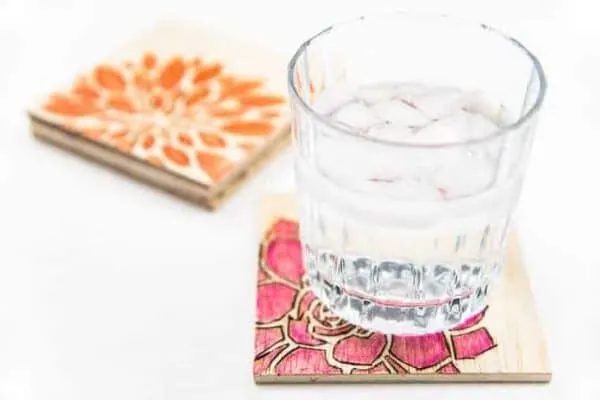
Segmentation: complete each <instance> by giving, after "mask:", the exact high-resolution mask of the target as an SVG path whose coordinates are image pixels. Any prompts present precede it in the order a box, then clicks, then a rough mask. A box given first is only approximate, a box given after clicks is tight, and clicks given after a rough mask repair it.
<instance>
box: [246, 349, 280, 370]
mask: <svg viewBox="0 0 600 400" xmlns="http://www.w3.org/2000/svg"><path fill="white" fill-rule="evenodd" d="M285 348H286V346H280V347H277V348H276V349H273V351H271V352H269V353H267V354H265V355H264V356H262V357H260V358H258V359H255V360H254V368H253V369H254V375H264V374H265V373H266V372H267V371H268V370H269V367H270V366H271V363H272V362H273V359H274V358H275V357H277V355H278V354H279V353H281V352H282V351H283V349H285Z"/></svg>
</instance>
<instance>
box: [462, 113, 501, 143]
mask: <svg viewBox="0 0 600 400" xmlns="http://www.w3.org/2000/svg"><path fill="white" fill-rule="evenodd" d="M465 114H467V116H466V120H467V125H468V127H469V128H468V131H467V132H468V137H469V139H483V138H485V137H488V136H490V135H492V134H493V133H495V132H497V131H498V129H499V127H498V125H496V124H495V123H493V122H492V121H490V120H489V119H488V118H486V117H484V116H483V115H481V114H471V113H465Z"/></svg>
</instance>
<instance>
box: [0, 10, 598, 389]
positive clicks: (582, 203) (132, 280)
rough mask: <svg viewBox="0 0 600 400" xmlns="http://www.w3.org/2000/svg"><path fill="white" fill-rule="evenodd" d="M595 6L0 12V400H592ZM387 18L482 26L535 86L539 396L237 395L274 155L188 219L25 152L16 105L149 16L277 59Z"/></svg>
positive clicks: (279, 167)
mask: <svg viewBox="0 0 600 400" xmlns="http://www.w3.org/2000/svg"><path fill="white" fill-rule="evenodd" d="M336 3H337V5H336ZM594 3H595V2H594V1H593V0H588V1H585V0H579V1H569V0H501V1H498V0H494V1H492V0H489V1H480V0H472V1H467V0H455V1H447V0H446V1H442V0H440V1H435V2H434V1H423V0H421V1H414V2H407V1H377V0H368V1H358V0H355V1H354V2H350V1H347V2H341V1H339V2H338V1H325V0H300V1H282V0H280V1H272V2H269V1H267V0H253V1H241V0H238V1H236V0H215V1H210V2H209V1H206V0H188V1H175V0H163V1H160V2H159V1H156V2H155V3H152V2H150V1H144V2H142V1H140V2H139V3H137V2H134V1H126V0H121V1H100V0H99V1H95V2H94V1H84V0H29V1H23V0H0V54H1V55H2V56H1V58H0V107H1V108H0V110H1V112H0V127H1V130H0V400H21V399H23V400H25V399H27V400H29V399H35V400H46V399H48V400H55V399H56V400H83V399H85V400H95V399H98V400H100V399H102V400H105V399H111V400H121V399H123V400H137V399H152V400H154V399H172V400H184V399H185V400H187V399H205V398H206V399H210V398H216V397H217V396H218V395H231V397H233V398H244V399H254V398H261V399H263V398H264V399H279V398H285V399H289V400H292V399H311V400H312V399H328V400H333V399H346V400H350V399H364V398H367V396H369V397H370V398H414V399H421V398H431V397H433V396H437V397H438V398H440V399H444V400H446V399H448V400H449V399H465V398H481V396H485V397H486V398H489V399H506V398H511V399H513V400H517V399H563V398H564V399H567V398H568V399H592V398H595V399H598V398H600V387H599V386H598V378H597V377H598V371H599V369H598V365H597V364H596V360H597V359H598V356H600V349H599V348H598V337H599V332H598V328H596V331H595V332H593V331H592V329H591V328H592V325H593V324H594V322H595V323H596V324H598V323H600V316H599V313H598V309H599V306H600V302H599V301H598V300H597V299H598V296H597V293H598V291H599V290H600V280H599V278H600V270H599V268H600V261H598V259H599V258H598V251H599V249H598V247H599V246H600V243H599V238H600V234H599V233H598V232H599V222H600V212H599V211H598V207H599V205H600V190H598V188H599V182H600V178H599V173H600V156H599V151H600V129H599V124H598V118H599V117H600V110H599V106H600V99H599V96H598V88H599V87H600V78H599V75H598V74H599V72H600V24H598V18H597V15H598V13H597V12H596V11H595V10H594ZM342 4H343V5H342ZM392 6H395V7H400V8H409V9H411V8H417V9H421V10H423V9H428V10H437V11H445V12H450V13H453V14H459V15H463V16H468V17H472V18H475V19H478V20H482V21H485V22H488V23H491V24H495V25H498V26H500V27H501V28H503V29H505V30H507V31H509V32H511V33H512V34H514V35H515V36H517V37H519V38H520V39H522V41H524V42H525V43H526V44H527V45H528V46H529V47H530V48H531V49H532V50H533V51H534V52H535V53H536V54H538V56H539V57H540V59H541V61H542V63H543V64H544V65H545V67H546V71H547V74H548V80H549V84H550V88H549V92H548V97H547V101H546V104H545V108H544V110H543V114H542V118H541V120H540V123H539V125H538V134H537V141H536V144H535V146H534V152H533V156H532V161H531V166H530V172H529V176H528V179H527V181H526V186H525V189H524V193H523V197H522V201H521V204H520V207H519V217H520V219H519V228H520V230H521V234H522V236H523V239H524V247H525V253H526V258H527V262H528V264H529V267H530V274H531V276H532V280H533V289H534V292H535V295H536V300H537V306H538V309H539V312H540V316H541V319H542V322H543V325H544V329H545V331H546V335H547V340H548V343H549V352H550V357H551V362H552V368H553V372H554V379H553V382H552V383H551V384H549V385H522V384H520V385H493V386H491V385H386V386H381V385H380V386H369V385H354V386H314V385H313V386H270V387H265V386H255V385H254V384H253V380H252V374H251V359H252V352H253V349H252V344H253V331H252V324H253V317H254V294H255V288H254V278H255V269H254V268H255V266H254V260H255V257H256V246H255V240H256V223H255V221H256V215H255V211H256V208H257V206H258V201H259V199H260V197H261V196H262V195H263V194H265V193H268V192H272V191H283V190H290V189H292V188H293V179H292V178H293V177H292V172H291V163H290V156H289V152H284V154H282V155H281V156H279V157H278V158H277V159H276V160H275V161H274V162H272V163H271V164H269V166H268V167H267V168H265V169H264V170H263V171H262V172H261V173H260V174H259V175H258V176H257V177H256V178H255V179H253V180H252V181H251V182H249V184H247V185H246V186H244V188H243V189H242V190H241V191H240V192H239V193H238V195H237V196H236V197H234V198H233V199H232V200H231V201H230V202H229V203H227V205H226V206H225V207H224V208H223V209H222V210H221V211H220V212H218V213H216V214H207V213H205V212H203V211H201V210H199V209H198V208H195V207H192V206H190V205H187V204H185V203H183V202H181V201H179V200H176V199H174V198H172V197H170V196H168V195H165V194H162V193H159V192H157V191H154V190H149V189H148V188H146V187H145V186H143V185H142V184H139V183H136V182H134V181H131V180H129V179H126V178H123V177H121V176H119V175H117V174H113V173H111V172H109V171H107V170H105V169H103V168H100V167H97V166H95V165H93V164H91V163H87V162H82V161H81V160H80V159H79V158H76V157H72V156H67V155H66V154H65V153H63V152H61V151H57V150H56V149H54V148H51V147H49V146H44V145H42V144H40V143H38V142H35V141H34V140H33V139H32V138H31V136H30V134H29V133H28V126H27V122H26V117H25V114H24V109H25V107H26V105H27V104H28V102H30V101H31V99H32V96H33V95H34V94H36V93H38V92H40V91H43V90H45V89H47V88H50V87H52V85H53V84H54V83H56V82H58V81H61V80H63V79H64V78H68V77H69V75H70V74H71V73H72V72H73V71H75V70H77V69H78V67H79V66H80V65H83V64H85V63H88V62H90V61H93V60H94V58H95V57H96V56H97V55H98V54H99V52H101V53H106V52H107V51H110V49H111V48H113V47H114V46H115V45H117V44H119V42H120V41H121V40H122V38H124V37H127V36H129V35H131V34H134V33H135V32H136V31H138V30H140V29H142V28H145V27H148V26H149V25H151V24H152V23H153V22H154V21H155V20H156V19H157V18H159V17H161V16H162V17H169V16H171V17H178V16H179V17H182V18H186V19H188V20H194V21H197V22H199V23H201V24H203V25H206V26H209V27H210V26H214V27H217V28H218V29H220V30H222V31H225V32H228V33H232V34H236V35H237V34H239V35H243V36H245V37H246V38H248V39H251V40H255V41H257V42H259V43H262V44H264V45H266V46H270V47H273V48H275V49H278V50H280V51H282V52H284V53H285V54H287V55H290V54H291V53H292V51H293V50H294V48H295V46H297V45H298V44H299V42H300V41H301V39H302V38H305V37H306V36H307V35H308V34H310V33H313V32H314V31H316V30H317V29H320V28H322V27H324V26H325V25H328V24H329V23H331V22H333V21H336V20H339V19H344V18H346V17H348V16H355V15H357V14H360V13H364V12H368V11H370V10H374V9H382V8H386V7H392ZM594 25H596V26H597V27H594ZM498 68H501V65H499V66H498ZM594 189H595V190H594Z"/></svg>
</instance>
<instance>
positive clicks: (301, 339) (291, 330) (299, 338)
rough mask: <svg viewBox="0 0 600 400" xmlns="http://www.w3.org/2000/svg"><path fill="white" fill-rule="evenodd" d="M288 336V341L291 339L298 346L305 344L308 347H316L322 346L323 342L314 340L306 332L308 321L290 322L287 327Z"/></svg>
mask: <svg viewBox="0 0 600 400" xmlns="http://www.w3.org/2000/svg"><path fill="white" fill-rule="evenodd" d="M288 335H289V337H290V339H292V340H293V341H294V342H296V343H298V344H305V345H308V346H316V345H319V344H323V341H321V340H319V339H315V338H314V337H312V336H311V335H310V333H309V332H308V320H306V319H300V320H295V319H292V320H290V322H289V327H288Z"/></svg>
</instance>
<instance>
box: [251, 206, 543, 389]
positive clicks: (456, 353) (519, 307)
mask: <svg viewBox="0 0 600 400" xmlns="http://www.w3.org/2000/svg"><path fill="white" fill-rule="evenodd" d="M256 313H257V314H256V318H257V320H256V326H255V329H256V331H255V358H254V378H255V380H256V381H257V382H259V383H279V382H281V383H283V382H381V381H387V382H396V381H398V382H402V381H425V382H435V381H441V382H548V381H550V379H551V376H552V374H551V372H550V368H549V365H548V359H547V355H546V348H545V343H544V342H545V341H544V335H543V332H542V330H541V327H540V324H539V321H538V318H537V315H536V312H535V309H534V301H533V296H532V293H531V290H530V288H529V283H528V279H527V276H526V273H525V268H524V266H523V264H522V263H521V259H520V255H519V247H518V242H517V240H516V238H515V236H514V235H513V236H512V237H511V242H510V245H509V255H508V265H507V267H506V268H505V269H504V274H503V277H502V280H501V281H500V282H499V283H498V285H497V287H496V288H495V289H494V290H493V292H492V294H491V301H490V306H489V307H488V308H487V309H486V310H485V311H484V312H483V313H481V314H480V315H477V316H475V317H472V318H470V319H469V320H467V321H465V323H463V324H462V325H461V326H459V327H457V328H456V329H452V330H450V331H447V332H441V333H435V334H430V335H424V336H394V335H384V334H379V333H372V332H368V331H366V330H364V329H361V328H359V327H357V326H354V325H351V324H349V323H347V322H346V321H343V320H341V319H340V318H338V317H336V316H335V315H333V314H331V313H330V312H329V311H328V310H327V308H326V307H324V306H323V305H322V304H321V303H320V302H319V301H318V299H316V298H315V296H314V295H313V294H312V293H311V292H310V290H309V288H308V287H307V283H306V281H305V278H304V267H303V265H302V260H301V246H300V242H299V239H298V224H297V221H296V212H295V204H294V199H293V197H291V196H289V195H277V196H270V197H268V198H267V199H265V201H264V203H263V209H262V241H261V244H260V251H259V266H258V284H257V311H256Z"/></svg>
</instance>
